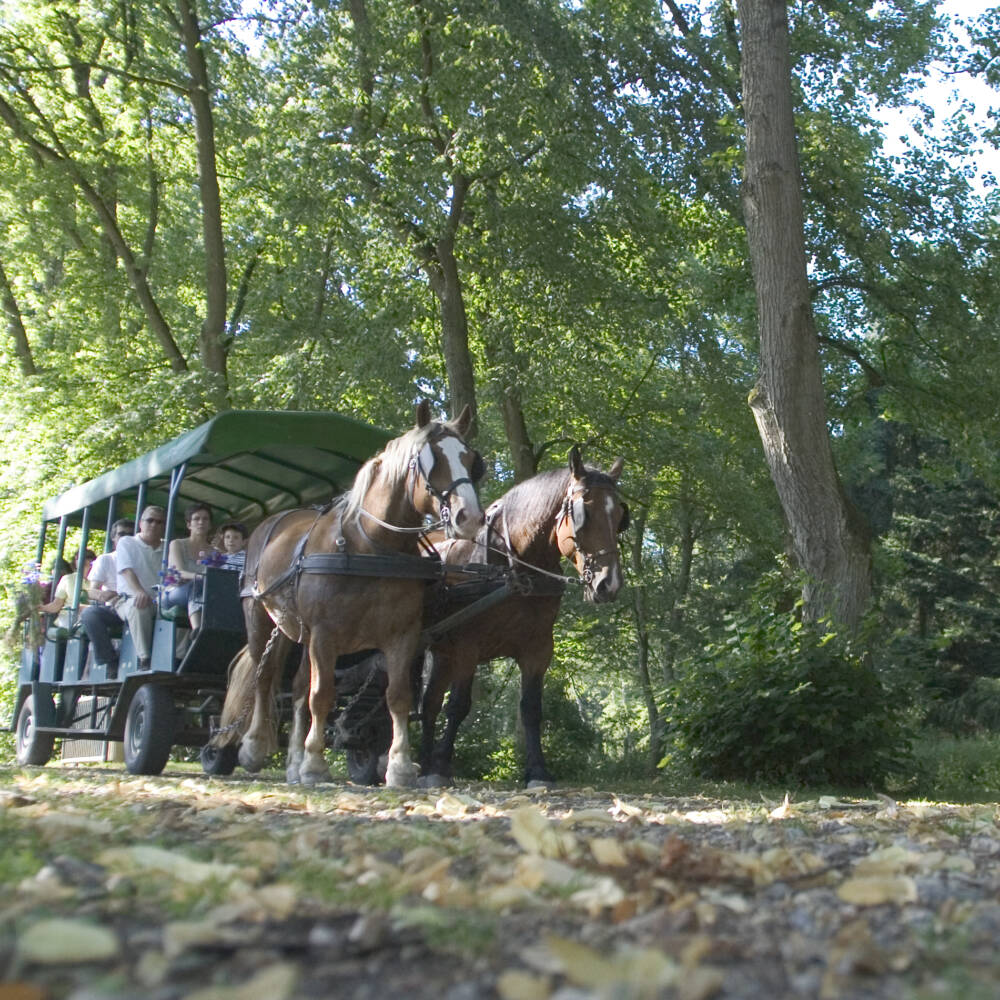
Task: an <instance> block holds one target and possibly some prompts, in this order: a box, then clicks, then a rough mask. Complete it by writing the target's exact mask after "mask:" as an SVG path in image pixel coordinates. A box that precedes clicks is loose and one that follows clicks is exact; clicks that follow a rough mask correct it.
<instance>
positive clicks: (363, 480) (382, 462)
mask: <svg viewBox="0 0 1000 1000" xmlns="http://www.w3.org/2000/svg"><path fill="white" fill-rule="evenodd" d="M442 427H443V424H441V423H440V422H439V421H437V420H432V421H430V423H427V424H424V426H423V427H412V428H411V429H410V430H408V431H407V432H406V433H405V434H402V435H400V437H397V438H393V439H392V440H391V441H390V442H389V443H388V444H387V445H386V446H385V447H384V448H383V449H382V451H380V452H379V453H378V454H377V455H376V456H375V457H374V458H370V459H368V461H367V462H365V464H364V465H362V466H361V468H360V469H358V474H357V475H356V476H355V477H354V484H353V485H352V486H351V488H350V489H349V490H348V491H347V492H346V493H343V494H341V496H339V497H338V498H337V499H336V500H335V501H334V506H335V507H338V508H340V511H341V516H342V517H343V520H344V523H347V522H349V521H352V520H355V519H356V518H357V517H358V514H359V513H360V511H361V506H362V504H363V503H364V499H365V497H366V496H367V494H368V491H369V490H370V489H371V488H372V485H373V484H374V482H375V478H376V477H377V476H383V477H385V479H386V481H387V483H388V486H389V490H390V491H392V490H395V489H396V488H397V487H398V486H399V485H400V484H401V483H402V482H403V481H404V480H405V479H406V476H407V474H408V473H409V471H410V459H412V458H413V456H414V455H416V454H418V453H419V452H420V450H421V449H422V448H423V446H424V445H425V444H426V443H427V442H428V441H430V440H432V439H433V438H434V437H435V436H436V435H437V434H438V433H439V432H440V431H441V428H442Z"/></svg>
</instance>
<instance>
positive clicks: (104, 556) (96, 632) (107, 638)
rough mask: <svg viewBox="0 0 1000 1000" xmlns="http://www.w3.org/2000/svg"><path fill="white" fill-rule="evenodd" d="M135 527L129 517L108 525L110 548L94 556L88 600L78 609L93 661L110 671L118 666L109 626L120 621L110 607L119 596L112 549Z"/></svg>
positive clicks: (89, 577) (116, 567) (112, 672)
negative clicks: (109, 529)
mask: <svg viewBox="0 0 1000 1000" xmlns="http://www.w3.org/2000/svg"><path fill="white" fill-rule="evenodd" d="M134 531H135V522H134V521H132V520H129V519H128V518H122V519H120V520H118V521H115V523H114V524H112V525H111V539H110V541H111V550H110V551H109V552H102V553H101V555H99V556H98V557H97V558H96V559H95V560H94V565H93V568H92V569H91V571H90V573H89V574H88V576H87V579H88V581H89V582H90V601H91V603H90V604H89V605H88V606H87V607H85V608H84V609H83V610H82V611H81V612H80V624H81V625H82V626H83V631H84V632H86V633H87V638H88V639H89V640H90V647H91V649H92V650H93V654H94V663H95V664H97V665H98V666H99V667H101V668H102V669H103V670H104V671H105V672H106V673H107V672H110V674H111V675H113V674H114V672H115V670H116V669H117V667H118V654H117V653H116V652H115V647H114V645H113V644H112V642H111V629H112V627H114V626H116V625H117V624H118V621H119V619H118V615H116V614H115V612H114V609H113V608H112V607H111V605H112V604H113V603H114V602H115V601H117V600H118V590H117V586H118V565H117V563H116V561H115V549H116V547H117V546H118V543H119V541H121V539H123V538H124V537H125V536H126V535H131V534H132V533H133V532H134Z"/></svg>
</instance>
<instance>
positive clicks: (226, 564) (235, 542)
mask: <svg viewBox="0 0 1000 1000" xmlns="http://www.w3.org/2000/svg"><path fill="white" fill-rule="evenodd" d="M249 535H250V532H249V531H247V528H246V525H245V524H241V523H240V522H239V521H226V523H225V524H224V525H222V527H221V528H219V531H218V534H216V536H215V538H214V539H213V544H214V545H215V547H216V549H218V550H219V552H221V553H222V558H221V559H220V560H219V562H218V566H219V567H220V568H221V569H230V570H235V571H236V572H238V573H242V572H243V567H244V566H245V565H246V561H247V552H246V549H247V538H248V537H249Z"/></svg>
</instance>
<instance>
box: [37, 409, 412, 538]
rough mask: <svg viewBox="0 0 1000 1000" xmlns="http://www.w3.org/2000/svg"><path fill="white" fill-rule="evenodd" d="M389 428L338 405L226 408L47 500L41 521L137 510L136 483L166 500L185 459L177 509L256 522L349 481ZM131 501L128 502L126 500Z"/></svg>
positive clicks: (152, 499)
mask: <svg viewBox="0 0 1000 1000" xmlns="http://www.w3.org/2000/svg"><path fill="white" fill-rule="evenodd" d="M393 436H394V435H391V434H389V433H388V432H387V431H384V430H381V429H379V428H377V427H372V426H370V425H369V424H363V423H361V422H360V421H358V420H354V419H353V418H351V417H345V416H341V415H340V414H337V413H318V412H303V411H292V412H286V411H275V410H230V411H228V412H226V413H221V414H219V415H218V416H217V417H214V418H213V419H211V420H209V421H208V422H207V423H204V424H202V425H201V426H200V427H195V428H194V429H193V430H190V431H188V432H187V433H186V434H181V435H180V436H179V437H176V438H174V439H173V440H172V441H168V442H167V443H166V444H164V445H161V446H160V447H159V448H157V449H156V450H155V451H151V452H148V453H147V454H145V455H142V456H140V457H139V458H136V459H134V460H133V461H131V462H127V463H126V464H125V465H122V466H120V467H119V468H117V469H112V470H111V471H110V472H106V473H105V474H104V475H102V476H98V477H97V478H96V479H92V480H90V481H89V482H86V483H83V484H82V485H80V486H75V487H74V488H73V489H71V490H68V491H67V492H66V493H63V494H62V495H61V496H58V497H56V498H55V499H53V500H49V501H48V502H47V503H46V504H45V507H44V511H43V517H44V519H45V520H46V521H54V520H58V519H59V518H61V517H68V518H69V519H70V521H71V522H79V520H80V516H81V514H82V511H83V509H84V508H85V507H90V508H91V517H92V521H91V523H92V524H93V523H94V519H97V518H101V517H106V516H107V512H108V505H109V502H110V500H111V498H112V497H119V498H121V499H122V502H121V503H116V512H115V516H116V517H125V516H129V515H130V514H131V513H132V511H133V510H134V506H135V501H136V500H137V498H138V490H139V487H140V485H141V484H145V486H146V493H145V500H144V502H145V503H146V504H160V505H162V506H166V503H167V498H168V495H169V492H170V484H171V478H172V476H173V475H174V474H175V470H179V469H180V468H181V467H182V466H183V467H184V476H183V481H182V482H181V485H180V488H179V489H178V491H177V497H176V502H177V504H178V505H179V510H183V508H184V507H185V506H186V505H187V504H189V503H193V502H195V501H199V502H201V503H207V504H208V505H209V506H210V507H211V508H212V509H213V511H215V514H216V517H215V520H216V523H218V522H219V521H222V520H227V519H233V520H241V521H245V522H248V523H249V524H251V525H252V524H253V523H255V522H257V521H259V520H261V519H262V518H263V517H265V516H266V515H268V514H270V513H273V512H274V511H276V510H283V509H285V508H288V507H299V506H307V505H309V504H312V503H322V502H325V501H326V500H329V499H330V498H331V497H332V496H334V495H336V494H338V493H342V492H343V491H344V490H346V489H348V488H349V487H350V485H351V483H352V482H353V481H354V476H355V474H356V473H357V470H358V468H359V467H360V466H361V464H362V463H363V462H365V461H366V460H367V459H368V458H370V457H371V456H372V455H374V454H375V453H376V452H378V451H380V450H381V449H382V447H383V446H384V445H385V444H386V442H387V441H389V439H390V438H391V437H393ZM130 504H131V506H130Z"/></svg>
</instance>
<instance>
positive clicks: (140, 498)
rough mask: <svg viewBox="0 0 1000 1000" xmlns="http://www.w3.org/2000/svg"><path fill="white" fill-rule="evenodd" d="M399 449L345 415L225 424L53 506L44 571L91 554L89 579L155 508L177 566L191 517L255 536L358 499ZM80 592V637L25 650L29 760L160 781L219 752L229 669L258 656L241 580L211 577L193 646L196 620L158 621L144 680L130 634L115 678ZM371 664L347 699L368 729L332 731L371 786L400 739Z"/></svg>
mask: <svg viewBox="0 0 1000 1000" xmlns="http://www.w3.org/2000/svg"><path fill="white" fill-rule="evenodd" d="M390 437H391V435H390V434H388V433H386V432H385V431H382V430H380V429H379V428H377V427H373V426H370V425H368V424H364V423H361V422H359V421H357V420H354V419H352V418H350V417H346V416H342V415H339V414H335V413H318V412H275V411H230V412H226V413H222V414H220V415H218V416H216V417H215V418H213V419H212V420H210V421H208V422H207V423H204V424H202V425H201V426H199V427H196V428H195V429H193V430H191V431H189V432H187V433H185V434H182V435H180V436H179V437H177V438H174V439H173V440H172V441H169V442H167V443H166V444H164V445H162V446H161V447H159V448H157V449H155V450H154V451H151V452H149V453H147V454H145V455H142V456H141V457H139V458H137V459H135V460H133V461H131V462H128V463H126V464H125V465H123V466H121V467H119V468H117V469H114V470H112V471H110V472H107V473H105V474H104V475H102V476H99V477H98V478H96V479H93V480H91V481H89V482H86V483H84V484H82V485H80V486H77V487H75V488H73V489H71V490H69V491H67V492H65V493H63V494H62V495H60V496H58V497H56V498H54V499H52V500H50V501H48V502H47V503H46V504H45V507H44V510H43V514H42V525H41V531H40V534H39V538H38V547H37V562H38V563H39V564H41V563H42V561H43V560H45V561H46V562H48V560H50V559H52V558H54V560H55V562H54V564H55V565H62V561H63V559H64V557H69V556H71V555H73V554H75V553H76V552H77V551H78V552H79V564H80V565H81V566H82V565H83V558H82V557H83V553H84V552H85V550H86V549H87V548H88V546H89V547H91V548H95V546H94V545H93V544H92V540H93V539H94V538H97V537H102V538H104V539H107V538H109V537H110V534H111V525H112V523H113V522H114V521H115V520H116V519H119V518H124V517H132V516H136V517H137V516H138V512H139V511H141V510H142V509H143V508H144V507H146V506H148V505H150V504H155V505H158V506H162V507H164V508H165V509H166V511H167V536H166V538H165V540H164V553H165V552H166V548H167V545H168V544H169V540H170V538H171V537H173V536H174V535H176V533H177V531H178V530H180V529H182V528H183V523H184V522H183V517H182V512H183V508H184V507H185V506H187V505H188V504H191V503H194V502H201V503H205V504H208V505H209V506H210V507H211V508H212V509H213V511H215V512H216V514H217V516H218V517H219V518H220V519H224V520H237V521H242V522H244V523H247V524H251V525H252V524H254V523H256V522H258V521H260V520H262V519H263V518H265V517H267V516H269V515H271V514H273V513H274V512H275V511H280V510H284V509H287V508H291V507H303V506H308V505H310V504H314V503H323V502H325V501H328V500H329V499H330V497H331V496H333V495H334V494H337V493H340V492H341V491H343V490H344V489H346V488H347V487H348V486H350V484H351V482H352V480H353V479H354V476H355V474H356V473H357V470H358V468H359V467H360V466H361V465H362V464H363V463H364V462H365V460H367V459H368V458H369V457H370V456H371V455H372V454H374V453H375V452H377V451H378V450H379V449H380V448H381V447H382V446H383V445H384V444H385V443H386V441H388V440H389V439H390ZM53 535H54V536H55V538H54V545H53ZM70 538H72V544H70V541H69V539H70ZM105 544H106V543H105ZM96 547H97V548H99V546H96ZM70 549H72V551H70ZM164 561H165V557H164ZM53 583H55V581H53ZM79 591H80V586H79V585H78V586H77V592H76V593H75V594H72V595H70V598H69V600H68V602H67V606H68V608H69V610H70V616H71V619H72V622H71V625H70V627H68V628H66V627H60V626H57V625H56V624H55V623H53V622H51V621H49V622H47V623H46V625H47V627H46V628H45V629H44V634H43V635H42V636H41V640H42V641H41V643H40V645H38V646H35V645H32V644H29V643H27V642H26V643H25V647H24V649H23V651H22V655H21V661H20V666H19V671H18V683H17V690H16V695H15V705H14V714H13V719H12V722H11V727H10V728H11V729H12V730H13V731H14V733H15V743H16V753H17V760H18V762H19V763H22V764H33V765H40V764H45V763H47V762H48V761H49V760H50V758H51V757H52V754H53V752H54V749H55V741H56V740H57V739H61V741H62V748H63V755H64V757H66V756H70V757H77V759H80V758H81V757H82V756H83V755H82V754H74V753H73V751H74V748H77V749H79V748H86V749H87V751H88V752H92V751H93V750H94V749H95V748H101V749H102V751H103V753H104V754H107V752H108V750H107V748H108V747H110V748H111V752H112V753H113V752H114V750H115V749H118V748H120V750H121V752H122V753H123V757H124V762H125V766H126V768H127V769H128V770H129V771H130V772H131V773H133V774H158V773H159V772H160V771H161V770H162V769H163V767H164V766H165V765H166V763H167V760H168V759H169V756H170V753H171V750H172V749H173V747H175V746H184V747H203V746H204V745H205V744H206V743H207V742H208V740H209V737H210V735H211V729H212V725H213V720H214V719H215V718H216V717H217V715H218V712H219V708H220V705H221V699H222V697H223V696H224V694H225V689H226V671H227V667H228V665H229V663H230V660H231V659H232V658H233V656H234V655H235V654H236V653H237V652H238V651H239V650H240V649H241V648H242V647H243V646H244V645H245V643H246V633H245V628H244V618H243V612H242V609H241V606H240V595H239V574H238V573H233V572H229V571H226V570H224V569H221V568H215V567H212V566H208V567H206V569H205V580H204V612H203V619H202V622H201V627H200V628H199V629H198V630H197V632H195V633H192V635H191V639H190V642H189V643H186V644H185V643H183V642H182V639H183V637H184V634H185V632H186V630H187V627H188V624H189V623H188V622H187V620H186V613H185V610H184V609H167V608H165V607H162V606H161V607H160V608H158V610H157V614H156V617H155V620H154V625H153V640H152V651H151V657H150V662H149V665H148V668H144V667H143V666H140V662H139V659H138V657H137V656H136V651H135V647H134V644H133V642H132V639H131V636H130V635H129V634H128V628H127V626H124V625H123V628H122V634H121V635H120V638H119V639H117V640H116V642H117V643H118V644H120V649H119V663H118V669H117V671H116V672H115V673H114V674H113V675H112V674H111V673H110V672H106V671H104V670H102V669H101V668H100V667H99V665H97V664H96V663H94V662H93V659H94V658H93V656H92V655H91V654H90V653H89V650H88V643H87V639H86V636H85V635H84V634H83V632H82V630H81V629H80V627H79V621H78V616H77V615H76V611H77V610H78V606H79V601H80V592H79ZM364 660H365V658H364V657H360V658H359V657H354V658H352V659H351V660H347V661H345V663H344V672H343V681H342V683H341V684H340V692H341V698H342V700H343V702H344V703H347V702H350V703H351V711H352V712H354V714H355V715H356V716H357V717H358V718H359V719H362V720H364V726H362V728H365V726H366V727H367V728H366V729H365V731H364V732H359V730H358V726H354V727H353V729H352V727H351V725H350V724H349V722H348V720H346V719H337V718H336V713H333V718H332V719H331V724H332V725H336V734H335V743H339V745H340V746H342V747H344V748H346V749H347V750H348V752H349V763H350V762H351V761H352V760H353V761H354V765H356V766H357V767H360V768H361V770H362V772H363V773H362V774H361V775H359V776H361V777H365V778H368V779H370V777H371V768H372V760H373V758H377V756H378V753H379V752H381V751H382V749H384V744H385V742H386V740H387V735H386V731H385V720H384V718H383V717H382V715H380V714H379V712H378V710H377V709H378V705H379V702H380V699H381V691H380V690H379V687H378V676H377V671H374V670H373V669H371V668H370V667H366V666H365V663H364ZM373 678H374V680H373ZM373 708H374V711H373ZM383 714H384V713H383ZM369 743H372V746H371V747H369V745H368V744H369ZM211 767H212V761H211V759H209V762H208V768H207V769H209V770H211Z"/></svg>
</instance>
